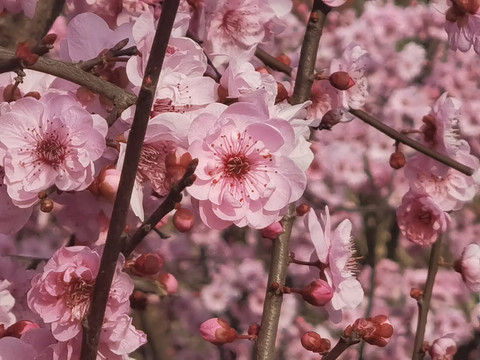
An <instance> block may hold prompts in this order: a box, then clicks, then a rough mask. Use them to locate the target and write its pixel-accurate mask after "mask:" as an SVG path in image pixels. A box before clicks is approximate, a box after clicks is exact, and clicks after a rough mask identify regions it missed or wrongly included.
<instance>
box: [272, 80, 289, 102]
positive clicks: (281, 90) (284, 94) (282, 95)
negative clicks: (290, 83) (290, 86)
mask: <svg viewBox="0 0 480 360" xmlns="http://www.w3.org/2000/svg"><path fill="white" fill-rule="evenodd" d="M285 99H288V91H287V89H285V86H283V84H282V83H279V82H277V97H276V98H275V104H276V103H279V102H281V101H283V100H285Z"/></svg>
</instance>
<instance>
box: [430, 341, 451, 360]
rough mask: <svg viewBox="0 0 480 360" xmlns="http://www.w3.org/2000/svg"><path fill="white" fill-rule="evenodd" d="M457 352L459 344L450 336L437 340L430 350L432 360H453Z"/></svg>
mask: <svg viewBox="0 0 480 360" xmlns="http://www.w3.org/2000/svg"><path fill="white" fill-rule="evenodd" d="M456 352H457V344H456V343H455V341H454V340H453V339H452V338H450V337H448V336H444V337H441V338H439V339H436V340H435V341H434V342H433V344H432V346H430V349H428V353H429V354H430V356H431V357H432V360H453V356H454V355H455V354H456Z"/></svg>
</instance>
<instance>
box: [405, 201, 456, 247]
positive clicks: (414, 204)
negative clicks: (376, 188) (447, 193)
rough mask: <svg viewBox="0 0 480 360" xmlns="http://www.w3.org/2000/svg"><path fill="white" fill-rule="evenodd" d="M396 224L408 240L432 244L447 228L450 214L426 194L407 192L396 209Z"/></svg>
mask: <svg viewBox="0 0 480 360" xmlns="http://www.w3.org/2000/svg"><path fill="white" fill-rule="evenodd" d="M397 218H398V226H399V227H400V230H401V231H402V233H403V235H404V236H405V237H406V238H407V239H408V240H410V241H412V242H414V243H416V244H418V245H422V246H426V245H431V244H433V243H434V242H435V241H436V240H437V237H438V235H439V234H441V233H444V232H445V231H446V230H447V226H448V224H449V223H450V216H449V215H448V214H447V213H446V212H444V211H442V210H441V209H440V208H439V207H438V205H437V204H436V203H435V202H433V201H432V199H431V198H430V197H428V196H424V195H418V194H414V193H412V192H408V193H407V194H406V195H405V196H404V197H403V199H402V205H401V206H400V207H399V208H398V209H397Z"/></svg>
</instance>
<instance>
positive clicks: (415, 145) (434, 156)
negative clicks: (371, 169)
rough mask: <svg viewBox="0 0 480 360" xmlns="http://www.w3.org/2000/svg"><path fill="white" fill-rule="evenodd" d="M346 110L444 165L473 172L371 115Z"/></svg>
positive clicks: (470, 173) (468, 174)
mask: <svg viewBox="0 0 480 360" xmlns="http://www.w3.org/2000/svg"><path fill="white" fill-rule="evenodd" d="M348 112H350V113H351V114H353V115H355V116H356V117H358V118H359V119H360V120H362V121H363V122H365V123H367V124H368V125H370V126H372V127H374V128H375V129H377V130H379V131H381V132H383V133H384V134H385V135H388V136H390V137H391V138H392V139H395V140H396V141H398V142H401V143H403V144H405V145H408V146H410V147H411V148H413V149H415V150H417V151H419V152H421V153H422V154H425V155H427V156H429V157H431V158H432V159H435V160H437V161H439V162H441V163H442V164H444V165H447V166H450V167H451V168H453V169H455V170H458V171H460V172H461V173H463V174H465V175H467V176H471V175H472V174H473V173H474V170H473V169H472V168H470V167H468V166H466V165H463V164H461V163H459V162H458V161H456V160H454V159H452V158H450V157H448V156H446V155H443V154H441V153H439V152H437V151H435V150H433V149H430V148H429V147H427V146H425V145H423V144H421V143H419V142H418V141H415V140H413V139H411V138H409V137H408V136H407V135H404V134H402V133H399V132H398V131H396V130H394V129H392V128H391V127H390V126H388V125H386V124H384V123H383V122H381V121H380V120H377V119H375V118H374V117H373V116H371V115H369V114H367V113H366V112H364V111H362V110H355V109H349V110H348Z"/></svg>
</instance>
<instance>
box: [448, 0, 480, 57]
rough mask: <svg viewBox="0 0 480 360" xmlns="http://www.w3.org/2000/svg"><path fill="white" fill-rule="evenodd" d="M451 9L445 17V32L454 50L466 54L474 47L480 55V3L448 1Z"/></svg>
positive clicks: (458, 0) (459, 0)
mask: <svg viewBox="0 0 480 360" xmlns="http://www.w3.org/2000/svg"><path fill="white" fill-rule="evenodd" d="M448 2H449V3H451V7H450V8H449V9H448V10H447V12H446V14H445V16H446V21H445V31H446V32H447V34H448V44H449V46H450V49H452V50H460V51H463V52H466V51H468V50H470V48H471V47H472V45H473V48H474V49H475V52H476V53H477V54H478V53H480V11H479V8H480V3H479V1H478V0H453V1H451V2H450V1H448Z"/></svg>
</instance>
